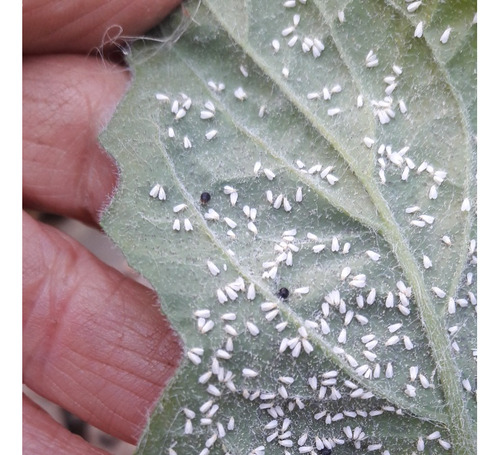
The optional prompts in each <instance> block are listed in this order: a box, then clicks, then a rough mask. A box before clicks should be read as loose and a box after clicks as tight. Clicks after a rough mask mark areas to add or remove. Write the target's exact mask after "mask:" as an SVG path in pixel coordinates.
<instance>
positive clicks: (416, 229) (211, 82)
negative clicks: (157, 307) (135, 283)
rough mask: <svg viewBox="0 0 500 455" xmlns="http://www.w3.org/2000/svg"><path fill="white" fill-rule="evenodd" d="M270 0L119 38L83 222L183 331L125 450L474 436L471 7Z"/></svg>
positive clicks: (201, 12)
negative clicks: (107, 188) (111, 169)
mask: <svg viewBox="0 0 500 455" xmlns="http://www.w3.org/2000/svg"><path fill="white" fill-rule="evenodd" d="M289 3H290V2H284V1H283V2H269V1H264V0H260V1H259V0H247V1H232V2H227V1H223V0H205V1H203V2H202V3H201V4H198V3H194V2H187V3H185V4H184V5H183V8H182V9H180V10H178V11H177V13H176V14H174V15H173V16H171V17H170V18H169V19H168V20H167V21H166V22H165V23H164V24H162V25H161V26H160V27H159V29H158V30H157V31H156V35H155V37H154V38H152V39H147V40H142V41H137V42H136V43H134V45H133V46H132V48H131V52H130V53H129V55H128V58H129V62H130V65H131V67H132V68H133V72H134V83H133V86H132V88H131V89H130V91H129V93H128V94H127V96H126V98H125V99H124V101H123V102H122V103H121V105H120V106H119V108H118V111H117V113H116V116H115V117H114V119H113V120H112V122H111V124H110V125H109V127H108V129H107V130H106V131H105V132H104V134H103V136H102V142H103V144H104V146H105V147H106V149H107V150H109V151H110V152H111V153H112V154H113V155H114V156H115V157H116V159H117V160H118V163H119V165H120V169H121V181H120V187H119V188H118V191H117V194H116V197H115V199H114V200H113V203H112V204H111V206H110V208H109V210H108V212H107V213H106V214H105V215H104V218H103V225H104V228H105V230H106V231H107V233H108V234H109V235H110V236H111V238H113V239H114V241H115V242H116V244H117V245H118V246H119V247H120V248H121V249H122V250H123V252H124V253H125V255H126V256H127V258H128V260H129V262H130V264H131V265H132V266H133V267H135V268H136V269H137V270H138V271H140V272H141V273H142V274H143V275H144V276H145V277H146V278H147V279H148V280H149V281H150V282H151V284H152V285H153V287H154V288H155V289H156V291H157V292H158V294H159V296H160V299H161V304H162V308H163V310H164V312H165V315H166V316H167V317H168V319H169V321H170V322H171V324H172V326H173V327H174V328H175V330H176V331H177V332H178V334H179V336H180V337H181V339H182V342H183V344H184V359H183V361H182V363H181V366H180V368H179V370H178V372H177V374H176V376H175V378H174V379H172V380H171V382H170V383H169V384H168V386H167V388H166V390H165V392H164V395H163V397H162V398H161V400H160V402H159V404H158V406H157V408H156V410H155V411H154V413H153V414H152V416H151V418H150V421H149V424H148V427H147V429H146V431H145V433H144V436H143V438H142V440H141V443H140V446H139V449H138V451H139V453H144V454H158V453H169V454H173V453H178V454H179V455H180V454H200V453H203V454H205V453H208V452H207V450H208V451H209V452H210V453H211V454H214V453H215V454H218V453H221V454H222V453H231V454H233V455H236V454H249V453H252V454H259V453H264V451H265V453H266V454H283V453H313V452H315V453H316V454H325V453H330V452H329V451H328V447H329V446H335V449H334V453H359V452H360V450H361V452H362V453H366V452H367V451H373V452H374V453H384V454H387V453H391V454H393V455H394V454H401V453H412V452H415V451H420V446H419V444H424V445H425V449H424V450H425V453H447V452H448V444H450V445H451V449H450V450H452V451H453V453H455V454H471V453H474V452H475V444H476V430H475V425H476V423H475V422H476V395H475V390H476V360H475V351H476V306H475V305H476V301H475V281H476V280H475V274H476V257H475V240H473V239H474V238H475V219H476V217H475V194H476V188H475V180H474V176H475V165H476V163H475V128H476V75H475V63H476V26H475V24H474V22H475V21H474V20H473V18H474V15H475V10H476V4H475V2H469V1H456V2H453V5H452V4H451V3H450V2H448V3H441V2H439V1H437V0H436V1H432V0H429V1H427V2H425V3H423V4H421V5H420V6H419V8H417V10H416V11H414V12H409V11H408V10H407V7H408V6H410V4H409V3H405V2H403V1H402V0H400V1H397V2H396V1H394V2H393V1H386V2H384V1H370V2H366V1H365V2H361V1H333V0H329V1H328V0H316V1H313V0H309V1H307V2H306V1H305V0H303V1H300V0H299V1H297V2H294V3H296V5H295V6H293V7H286V4H289ZM411 5H414V4H413V3H412V4H411ZM410 9H412V8H410ZM339 11H343V13H344V20H343V21H341V20H339V15H338V13H339ZM295 15H300V17H299V16H295ZM420 21H422V22H423V24H424V27H423V36H422V37H421V38H416V37H415V36H414V32H415V28H416V26H417V24H418V23H419V22H420ZM290 26H291V27H292V29H290V30H291V31H290V34H288V35H287V36H283V35H284V34H286V32H287V31H288V30H286V29H287V28H288V27H290ZM448 27H451V33H450V36H449V39H448V42H446V43H444V44H443V43H441V42H440V38H441V36H442V34H443V32H444V31H445V30H446V29H447V28H448ZM294 36H297V41H296V43H295V44H294V45H293V46H292V43H290V40H291V39H292V37H294ZM273 40H276V41H275V44H274V46H273ZM309 40H311V41H309ZM315 40H316V41H315ZM276 43H278V44H279V49H278V46H277V45H276ZM308 43H309V44H311V43H312V44H313V45H314V47H315V49H312V47H310V48H309V50H308ZM303 46H305V48H303ZM323 48H324V49H323ZM370 51H371V52H372V53H373V54H375V56H376V59H377V60H378V64H377V65H374V66H370V65H367V56H368V54H369V53H370ZM313 52H314V53H316V55H314V53H313ZM374 58H375V57H374ZM398 67H399V68H398ZM285 68H286V69H285ZM400 70H401V71H400ZM387 77H389V79H386V78H387ZM391 78H392V79H391ZM384 79H386V80H384ZM393 83H394V84H396V85H395V86H392V85H391V84H393ZM220 84H224V85H223V86H222V85H220ZM238 89H239V90H240V91H238ZM391 91H392V93H391ZM158 94H159V95H160V96H157V95H158ZM236 95H237V96H236ZM360 95H361V98H362V100H363V104H362V106H358V100H359V99H360V98H359V97H360ZM165 97H168V100H166V98H165ZM187 100H189V101H188V104H190V107H189V109H188V108H187V107H186V108H185V116H182V114H178V113H177V114H175V113H173V112H172V111H176V112H179V109H182V106H184V105H185V103H186V101H187ZM207 101H210V102H211V103H212V105H213V107H212V106H211V105H210V104H208V105H206V102H207ZM400 101H403V102H404V104H405V105H406V108H407V109H406V110H405V109H404V108H403V109H401V104H400ZM176 106H177V110H176ZM332 109H334V111H331V110H332ZM202 111H207V112H208V114H207V113H205V114H202ZM210 112H214V115H213V116H211V114H210ZM202 116H203V117H210V118H202ZM213 130H215V131H217V133H216V135H215V137H213V138H212V139H207V138H206V136H205V135H206V133H207V132H209V131H213ZM172 133H173V137H171V136H172ZM185 138H188V139H189V141H190V143H191V147H190V148H186V144H187V143H186V142H185ZM370 139H372V140H373V144H371V142H370ZM369 145H370V146H369ZM257 162H259V163H260V166H261V167H260V168H259V166H258V165H257V166H256V163H257ZM426 163H427V164H426ZM317 165H318V167H316V168H315V166H317ZM319 167H320V168H321V169H320V170H318V168H319ZM269 171H271V172H272V174H270V173H269ZM273 174H274V177H272V176H273ZM406 175H407V179H406V180H404V177H405V176H406ZM156 184H159V185H161V186H162V188H163V189H164V190H165V191H166V200H160V199H159V198H158V197H151V196H150V194H149V193H150V191H151V189H152V188H153V187H155V185H156ZM299 187H300V188H301V189H302V194H303V198H302V200H301V201H296V193H297V189H298V188H299ZM433 187H434V189H435V190H436V192H437V197H436V198H432V199H431V198H430V197H429V194H430V193H431V192H432V191H433V190H432V188H433ZM157 188H158V187H157ZM233 190H234V191H235V193H237V200H236V201H235V200H234V199H232V198H235V193H234V194H233V195H231V194H229V193H231V191H233ZM202 192H209V193H210V194H211V199H210V201H209V202H208V203H206V204H202V203H201V202H200V195H201V193H202ZM268 192H271V193H272V202H269V200H268V197H271V196H270V193H268ZM282 197H283V198H286V200H287V203H285V202H284V199H283V200H282V202H281V204H278V203H277V202H276V200H277V199H278V201H279V199H280V198H282ZM466 199H467V200H468V201H470V203H471V205H472V209H471V210H470V211H469V210H464V209H465V208H466V207H465V205H464V200H466ZM179 204H185V208H184V209H183V210H181V211H179V212H174V210H173V209H174V207H176V206H178V205H179ZM288 204H289V205H288ZM465 204H466V203H465ZM275 206H276V207H275ZM278 206H279V208H277V207H278ZM410 207H417V208H415V211H414V212H413V211H412V210H408V208H410ZM252 209H255V210H256V212H253V210H252ZM210 210H214V211H215V212H216V213H217V214H218V216H219V219H217V220H213V219H207V216H208V218H210V213H211V212H210ZM408 212H411V213H408ZM252 216H254V217H255V219H254V220H253V223H254V225H253V226H252V225H249V222H251V221H252V219H253V218H252ZM226 218H229V219H230V220H232V221H233V222H234V223H236V226H234V227H233V225H232V224H231V221H229V223H230V224H231V226H230V225H228V224H227V223H226ZM185 219H188V220H189V221H190V223H191V224H192V226H193V230H191V231H188V230H186V229H185V224H184V223H185ZM176 220H178V223H179V230H175V229H174V228H173V227H174V226H175V223H176ZM415 222H416V223H415ZM421 224H422V225H421ZM254 227H255V229H254ZM228 231H230V232H228ZM286 231H292V232H291V233H290V232H288V233H287V234H286V233H285V232H286ZM295 232H296V233H295ZM284 233H285V235H284ZM444 236H447V237H448V238H449V239H450V241H447V240H445V241H443V237H444ZM445 239H446V237H445ZM336 241H338V247H337V246H336ZM322 245H324V248H322ZM347 245H350V249H349V250H347V248H348V247H347ZM367 251H373V252H375V253H376V255H373V254H371V253H368V254H367ZM370 254H371V255H370ZM378 255H380V257H378ZM424 255H425V256H426V257H427V258H428V259H429V260H430V262H431V263H432V266H430V267H429V264H428V263H427V262H426V261H427V259H426V260H425V265H426V266H427V267H425V266H424V259H423V257H424ZM376 259H378V260H376ZM207 261H211V262H212V263H213V264H214V265H215V267H217V269H218V271H219V273H217V270H216V269H212V271H211V270H210V268H209V266H208V265H207ZM347 268H349V269H350V274H349V275H348V276H344V275H346V274H347V272H348V270H349V269H347ZM212 272H213V273H212ZM214 274H215V275H214ZM360 275H362V276H364V277H365V280H363V277H362V276H360ZM243 287H244V289H243ZM251 288H254V289H255V294H256V295H255V298H252V296H251V295H250V296H249V295H248V293H249V290H250V289H251ZM281 288H287V289H288V290H289V291H290V295H289V297H288V298H281V297H280V296H279V291H280V289H281ZM437 288H439V290H441V291H442V294H441V293H440V291H439V290H438V289H437ZM301 289H302V291H303V293H301V292H300V291H301ZM433 289H434V290H433ZM218 290H219V294H218ZM297 291H299V292H297ZM306 291H307V292H306ZM250 292H251V291H250ZM221 293H222V295H224V296H225V298H227V301H225V302H223V303H220V299H219V297H220V295H221ZM438 294H439V295H438ZM443 294H444V297H440V295H443ZM391 296H392V298H391ZM233 298H234V300H233ZM391 299H392V300H391ZM202 310H206V311H202ZM203 313H206V315H204V317H202V316H203ZM208 313H209V315H208ZM203 319H205V320H204V321H203ZM209 321H213V322H209ZM212 323H213V328H211V329H210V330H208V329H209V328H210V327H211V324H212ZM249 323H253V324H254V325H255V326H256V327H257V328H258V330H259V333H258V334H255V332H254V330H255V329H254V327H253V326H251V325H249ZM205 324H208V325H205ZM395 324H401V326H399V325H395ZM228 326H229V327H228ZM391 330H392V332H391ZM393 337H396V338H393ZM287 340H288V341H287ZM393 342H394V344H393ZM389 365H390V366H392V370H393V373H392V377H388V376H391V374H389V372H388V371H389V370H390V366H389ZM388 366H389V368H388ZM244 369H250V370H253V371H255V373H256V374H257V375H256V376H255V377H253V375H252V372H251V371H250V372H247V371H246V370H245V372H244ZM246 373H249V374H246ZM287 378H293V383H291V379H287ZM205 380H206V382H205ZM464 384H465V385H464ZM469 384H470V387H469ZM186 410H190V411H186ZM233 421H234V429H232V428H231V424H230V422H233ZM191 428H192V431H191ZM186 429H187V431H186ZM288 432H289V433H288ZM360 432H361V433H360ZM435 432H439V435H437V433H435ZM287 433H288V434H287ZM213 435H216V436H213ZM302 435H307V436H304V437H302ZM429 435H431V436H430V437H429ZM322 441H323V442H322ZM419 441H420V442H419ZM324 444H326V449H323V448H322V447H323V445H324ZM289 446H291V447H289ZM259 447H261V449H259ZM301 447H302V449H301ZM307 447H311V452H308V450H309V449H307ZM205 449H207V450H205Z"/></svg>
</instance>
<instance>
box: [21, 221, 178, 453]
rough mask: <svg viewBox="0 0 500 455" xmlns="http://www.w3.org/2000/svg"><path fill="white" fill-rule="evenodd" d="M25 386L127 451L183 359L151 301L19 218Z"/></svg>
mask: <svg viewBox="0 0 500 455" xmlns="http://www.w3.org/2000/svg"><path fill="white" fill-rule="evenodd" d="M23 296H24V306H23V333H24V341H23V373H24V383H25V384H26V385H27V386H28V387H30V388H31V389H32V390H33V391H35V392H36V393H38V394H39V395H41V396H43V397H45V398H47V399H49V400H51V401H53V402H54V403H56V404H59V405H60V406H61V407H63V408H64V409H66V410H68V411H70V412H72V413H73V414H75V415H77V416H78V417H80V418H81V419H82V420H84V421H86V422H89V423H90V424H92V425H94V426H96V427H98V428H100V429H102V430H103V431H105V432H107V433H109V434H111V435H113V436H116V437H118V438H120V439H122V440H125V441H127V442H132V443H134V442H135V441H136V440H137V438H138V436H140V433H141V430H142V429H143V428H144V426H145V424H146V418H147V415H148V414H149V412H150V410H151V408H152V406H153V404H154V403H155V401H156V400H157V398H158V397H159V394H160V393H161V391H162V389H163V387H164V386H165V383H166V381H167V379H168V378H169V377H171V376H172V374H173V373H174V371H175V367H176V365H177V363H178V359H179V356H180V348H179V345H178V341H177V337H176V335H175V334H174V333H173V332H172V331H171V330H170V329H169V327H168V325H167V323H166V321H165V320H164V318H163V317H162V316H161V314H160V312H159V309H158V307H157V306H156V297H155V295H154V293H153V292H152V291H151V290H149V289H147V288H145V287H144V286H142V285H140V284H138V283H137V282H135V281H132V280H130V279H127V278H125V277H124V276H123V275H122V274H120V273H118V272H117V271H116V270H114V269H111V268H109V267H108V266H106V265H104V264H102V263H100V262H99V261H98V260H97V259H96V258H95V257H94V256H92V255H91V254H90V253H89V252H88V251H87V250H85V249H84V248H83V247H82V246H81V245H79V244H78V243H77V242H75V241H74V240H72V239H70V238H69V237H67V236H65V235H64V234H62V233H60V232H59V231H57V230H56V229H54V228H52V227H50V226H46V225H42V224H41V223H38V222H36V221H35V220H33V219H32V218H31V217H30V216H29V215H26V214H25V215H24V218H23Z"/></svg>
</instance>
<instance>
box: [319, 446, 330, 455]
mask: <svg viewBox="0 0 500 455" xmlns="http://www.w3.org/2000/svg"><path fill="white" fill-rule="evenodd" d="M316 453H317V454H318V455H332V449H329V448H328V447H323V448H322V449H321V450H318V451H317V452H316Z"/></svg>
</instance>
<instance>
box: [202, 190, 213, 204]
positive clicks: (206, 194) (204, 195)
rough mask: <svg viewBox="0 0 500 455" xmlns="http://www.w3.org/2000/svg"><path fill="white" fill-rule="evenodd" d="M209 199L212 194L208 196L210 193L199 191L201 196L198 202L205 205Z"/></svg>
mask: <svg viewBox="0 0 500 455" xmlns="http://www.w3.org/2000/svg"><path fill="white" fill-rule="evenodd" d="M210 199H212V196H210V193H207V192H206V191H205V192H203V193H201V196H200V202H201V203H202V204H203V205H205V204H208V202H209V201H210Z"/></svg>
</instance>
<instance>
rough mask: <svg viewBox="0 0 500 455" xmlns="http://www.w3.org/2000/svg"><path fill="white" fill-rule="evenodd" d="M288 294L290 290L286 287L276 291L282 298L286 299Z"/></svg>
mask: <svg viewBox="0 0 500 455" xmlns="http://www.w3.org/2000/svg"><path fill="white" fill-rule="evenodd" d="M289 295H290V291H289V290H288V289H287V288H281V289H280V290H279V291H278V296H279V297H280V298H282V299H288V296H289Z"/></svg>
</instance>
